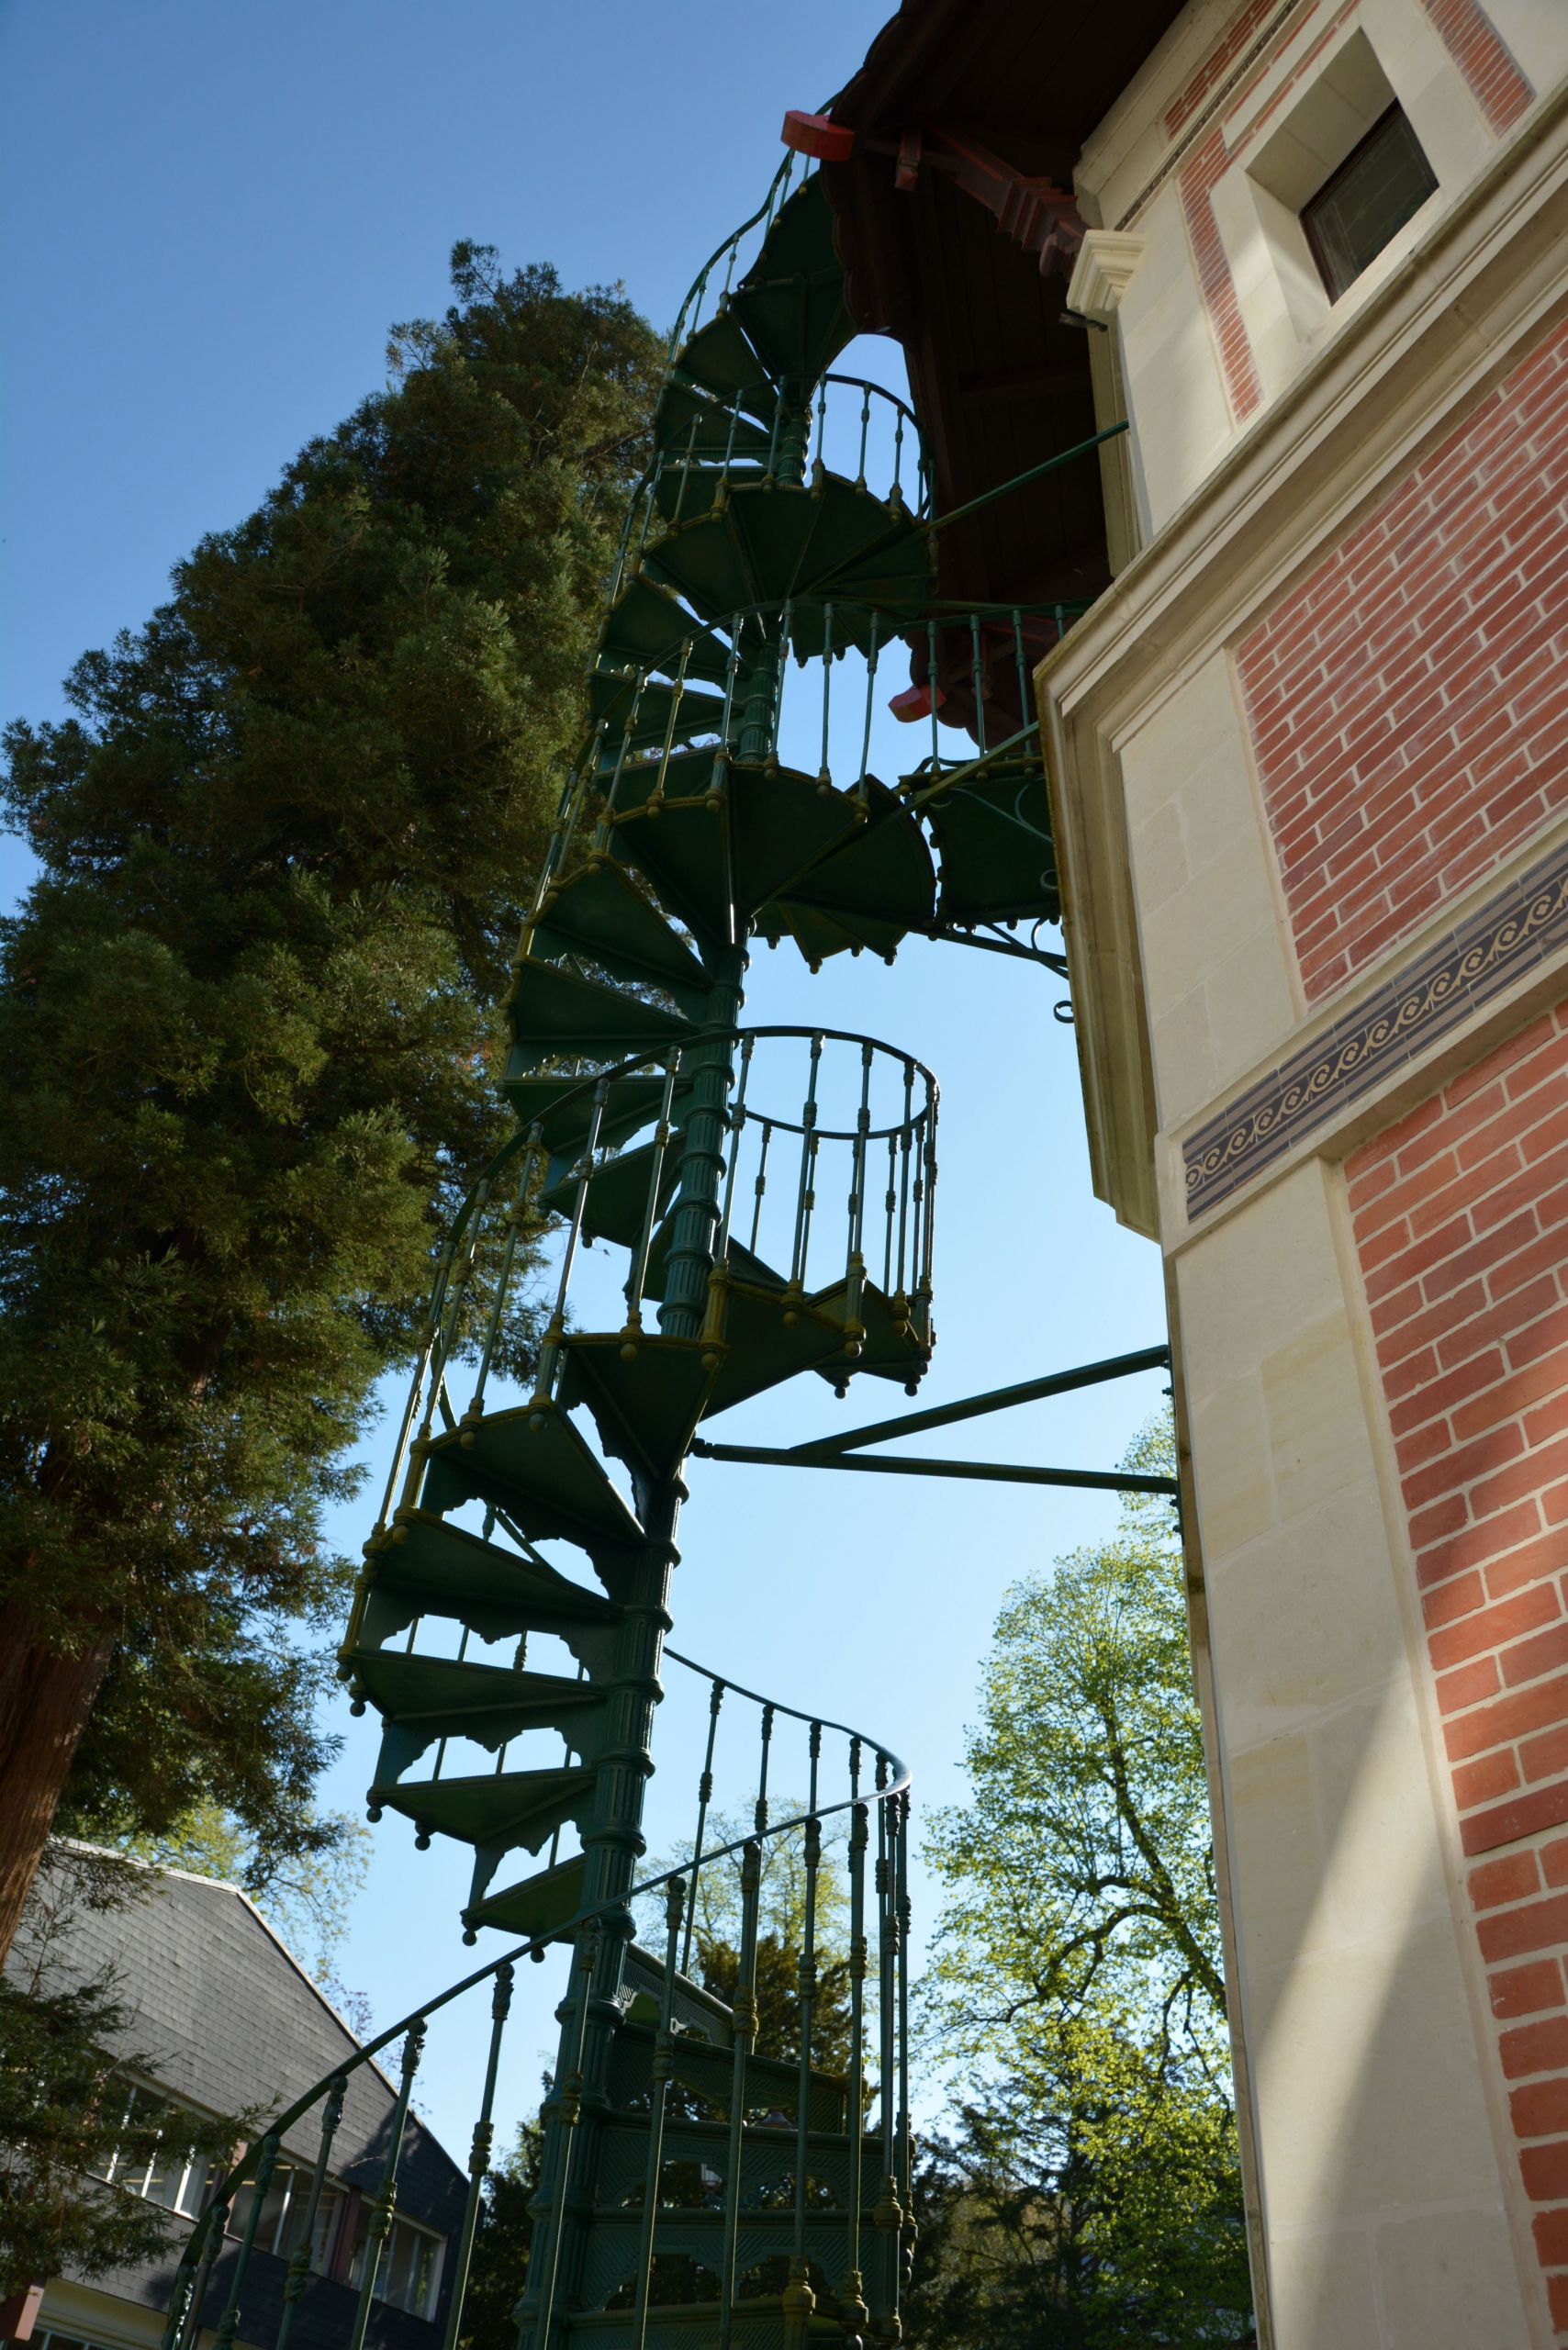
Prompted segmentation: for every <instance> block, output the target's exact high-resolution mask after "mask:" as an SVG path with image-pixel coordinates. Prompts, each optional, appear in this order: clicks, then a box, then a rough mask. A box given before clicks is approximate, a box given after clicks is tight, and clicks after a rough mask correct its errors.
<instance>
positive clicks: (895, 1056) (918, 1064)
mask: <svg viewBox="0 0 1568 2350" xmlns="http://www.w3.org/2000/svg"><path fill="white" fill-rule="evenodd" d="M748 1036H750V1037H754V1038H761V1037H764V1036H801V1037H806V1038H808V1039H809V1038H811V1037H812V1036H820V1037H821V1038H822V1039H823V1042H824V1043H828V1042H831V1043H833V1044H835V1045H869V1046H872V1047H873V1049H874V1050H875V1051H877V1052H879V1053H886V1054H887V1056H888V1057H889V1059H890V1060H897V1061H902V1062H903V1063H904V1064H905V1066H906V1067H907V1068H909V1069H914V1070H916V1071H917V1072H918V1073H919V1075H920V1076H922V1077H923V1078H924V1080H925V1083H926V1087H927V1091H928V1094H929V1098H930V1102H931V1105H932V1107H933V1109H935V1108H936V1107H937V1105H938V1104H939V1102H940V1100H941V1088H940V1087H939V1086H938V1084H937V1082H936V1079H935V1074H934V1073H933V1071H932V1070H930V1069H927V1067H926V1065H925V1063H924V1061H922V1060H917V1059H916V1057H915V1056H914V1055H913V1053H907V1052H905V1051H904V1049H903V1047H902V1046H901V1045H890V1044H888V1043H887V1042H886V1041H885V1039H884V1038H882V1037H880V1036H863V1035H857V1034H856V1033H855V1031H854V1030H853V1029H850V1028H817V1027H812V1026H811V1025H809V1024H805V1023H799V1024H796V1023H770V1024H768V1025H767V1026H766V1027H761V1028H737V1027H726V1026H723V1025H722V1024H718V1023H714V1024H711V1025H701V1026H693V1027H692V1028H690V1029H689V1031H687V1032H686V1034H684V1035H682V1037H681V1039H680V1043H681V1046H682V1047H683V1048H688V1049H689V1047H690V1046H694V1045H699V1044H701V1045H718V1044H736V1043H741V1042H744V1041H745V1038H746V1037H748ZM671 1049H673V1047H666V1050H664V1051H661V1052H650V1053H634V1054H633V1055H632V1056H631V1057H629V1058H628V1059H626V1060H623V1061H617V1062H616V1063H615V1065H614V1067H613V1068H611V1069H595V1070H593V1071H592V1073H591V1074H590V1075H589V1076H587V1077H580V1078H577V1079H576V1080H574V1081H573V1082H572V1084H571V1085H570V1086H568V1087H567V1088H566V1091H563V1092H562V1093H560V1094H559V1095H557V1097H556V1098H555V1100H554V1102H552V1103H551V1104H550V1108H551V1112H552V1113H554V1112H555V1111H557V1110H559V1109H560V1108H562V1107H563V1105H564V1104H565V1103H566V1102H573V1101H576V1100H577V1098H578V1096H579V1095H582V1094H591V1093H592V1091H593V1090H594V1088H595V1087H596V1086H599V1085H613V1084H614V1082H615V1081H616V1080H617V1079H618V1078H622V1077H633V1076H634V1075H635V1074H636V1072H637V1071H638V1070H639V1069H648V1068H650V1067H659V1068H662V1067H663V1065H664V1062H665V1061H666V1058H667V1057H668V1052H669V1050H671ZM754 1114H755V1115H756V1116H757V1117H758V1118H759V1119H760V1118H762V1117H764V1116H766V1115H767V1113H766V1112H763V1111H758V1112H756V1113H754ZM539 1123H540V1122H539V1121H538V1120H537V1119H535V1120H533V1121H532V1124H531V1125H527V1126H520V1127H519V1128H518V1130H517V1132H516V1134H514V1135H510V1136H508V1137H507V1140H506V1141H505V1142H504V1143H503V1144H502V1145H501V1147H500V1148H499V1149H498V1151H497V1152H496V1153H495V1155H494V1157H493V1158H489V1159H487V1161H486V1163H485V1165H484V1166H483V1167H482V1168H481V1169H480V1170H479V1172H478V1174H477V1175H476V1177H475V1179H474V1181H473V1182H472V1183H471V1184H470V1186H469V1188H468V1190H467V1192H465V1194H464V1198H463V1202H462V1204H461V1205H460V1206H459V1208H458V1209H457V1211H456V1214H454V1217H453V1219H452V1222H451V1224H450V1225H448V1226H447V1227H446V1231H445V1234H444V1237H443V1238H442V1243H441V1246H442V1248H444V1247H445V1246H446V1245H447V1244H448V1243H449V1242H454V1241H456V1240H459V1239H460V1238H461V1237H462V1236H463V1234H464V1232H465V1229H466V1227H467V1223H468V1219H469V1217H470V1216H471V1215H472V1214H473V1212H474V1208H475V1205H476V1203H477V1202H478V1200H479V1195H480V1193H481V1192H484V1193H485V1194H486V1196H488V1192H489V1190H490V1187H491V1186H492V1185H493V1184H494V1182H495V1179H496V1177H497V1176H498V1175H499V1174H500V1173H501V1172H502V1171H503V1170H504V1169H506V1168H508V1167H510V1164H511V1162H512V1160H513V1159H514V1158H517V1157H518V1155H519V1154H520V1152H521V1151H522V1150H524V1149H526V1147H527V1146H528V1142H529V1139H530V1137H531V1136H532V1131H533V1127H534V1126H535V1125H538V1124H539ZM774 1123H775V1124H776V1125H783V1124H784V1123H785V1121H784V1120H782V1119H778V1120H775V1121H774ZM798 1131H799V1129H797V1128H791V1132H798ZM822 1131H823V1134H824V1135H825V1134H826V1132H827V1131H828V1130H827V1129H826V1128H823V1130H822ZM884 1131H885V1130H884ZM839 1139H841V1140H853V1136H850V1135H843V1136H839ZM438 1253H439V1252H438Z"/></svg>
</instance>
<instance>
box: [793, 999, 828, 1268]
mask: <svg viewBox="0 0 1568 2350" xmlns="http://www.w3.org/2000/svg"><path fill="white" fill-rule="evenodd" d="M822 1057H823V1039H822V1037H821V1035H814V1036H813V1037H812V1051H811V1077H810V1080H809V1082H808V1084H807V1088H806V1099H805V1101H804V1102H803V1104H802V1105H801V1173H800V1181H799V1182H798V1184H797V1186H796V1193H795V1245H794V1248H793V1249H792V1250H791V1252H790V1288H789V1291H788V1292H787V1294H789V1295H790V1296H791V1297H792V1298H799V1297H800V1296H801V1293H802V1291H803V1286H804V1282H805V1277H806V1248H807V1243H808V1239H809V1231H810V1224H811V1207H810V1204H809V1203H810V1201H811V1197H812V1191H811V1179H812V1164H813V1161H814V1157H815V1153H814V1151H813V1149H812V1144H813V1143H814V1141H815V1138H816V1137H815V1127H816V1123H817V1080H818V1077H819V1075H820V1073H821V1069H822Z"/></svg>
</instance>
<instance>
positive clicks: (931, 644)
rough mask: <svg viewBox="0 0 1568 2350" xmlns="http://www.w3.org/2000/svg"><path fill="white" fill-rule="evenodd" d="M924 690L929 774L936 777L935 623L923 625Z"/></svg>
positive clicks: (938, 765) (938, 764)
mask: <svg viewBox="0 0 1568 2350" xmlns="http://www.w3.org/2000/svg"><path fill="white" fill-rule="evenodd" d="M925 690H926V692H927V694H928V695H929V696H930V698H931V772H932V774H933V775H937V774H939V773H940V772H941V767H942V744H941V740H940V737H939V734H938V732H937V719H936V706H937V704H938V702H939V701H940V700H941V699H942V688H941V687H940V686H939V685H938V684H937V682H936V623H935V621H926V623H925Z"/></svg>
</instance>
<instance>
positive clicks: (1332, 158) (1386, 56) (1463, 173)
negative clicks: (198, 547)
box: [1212, 0, 1489, 401]
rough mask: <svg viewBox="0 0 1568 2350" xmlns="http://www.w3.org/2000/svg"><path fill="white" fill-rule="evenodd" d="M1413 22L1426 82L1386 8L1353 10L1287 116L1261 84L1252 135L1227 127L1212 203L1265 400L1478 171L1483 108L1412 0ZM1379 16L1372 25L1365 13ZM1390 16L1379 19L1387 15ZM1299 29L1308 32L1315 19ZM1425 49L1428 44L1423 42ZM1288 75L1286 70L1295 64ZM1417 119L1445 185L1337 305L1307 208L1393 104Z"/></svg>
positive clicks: (1267, 83)
mask: <svg viewBox="0 0 1568 2350" xmlns="http://www.w3.org/2000/svg"><path fill="white" fill-rule="evenodd" d="M1406 4H1407V6H1408V8H1409V17H1410V19H1411V22H1412V25H1413V26H1414V28H1416V29H1417V33H1418V34H1419V33H1421V32H1425V33H1426V34H1427V35H1428V36H1429V47H1430V50H1431V51H1432V52H1435V53H1432V54H1430V56H1429V59H1428V62H1429V65H1430V67H1431V68H1433V69H1435V70H1433V71H1429V72H1428V75H1427V77H1426V78H1424V79H1417V75H1416V73H1415V72H1414V69H1413V64H1412V56H1413V53H1414V54H1417V55H1418V54H1419V51H1418V50H1417V51H1416V52H1412V50H1410V49H1409V48H1407V47H1403V46H1400V45H1397V44H1395V43H1394V42H1391V41H1389V40H1388V39H1386V38H1385V26H1386V18H1387V10H1386V8H1384V9H1383V10H1379V11H1372V10H1368V9H1366V8H1364V7H1356V8H1353V9H1351V10H1350V11H1348V12H1347V13H1346V15H1345V16H1344V17H1343V18H1342V20H1341V22H1340V23H1339V24H1338V26H1336V27H1335V28H1334V29H1333V31H1332V33H1331V34H1330V35H1329V37H1328V39H1327V40H1326V41H1325V42H1324V44H1323V46H1322V47H1321V48H1320V49H1319V50H1317V52H1316V55H1315V56H1314V57H1313V58H1312V60H1311V63H1310V65H1309V66H1308V67H1307V68H1306V70H1305V73H1303V78H1302V81H1301V84H1300V86H1299V87H1297V88H1294V89H1292V90H1291V92H1290V97H1289V102H1288V106H1287V107H1286V110H1285V111H1284V113H1283V115H1281V114H1280V113H1279V111H1278V97H1279V88H1278V87H1277V86H1271V85H1272V84H1274V76H1272V75H1271V76H1269V77H1267V78H1266V79H1265V80H1264V81H1263V82H1261V83H1260V84H1258V85H1256V87H1255V90H1254V93H1253V94H1252V105H1253V107H1254V109H1255V119H1254V121H1253V123H1252V125H1251V126H1250V128H1247V129H1240V130H1239V131H1238V129H1237V128H1236V127H1234V126H1232V127H1231V128H1230V129H1227V133H1226V136H1227V138H1228V139H1229V140H1230V141H1231V167H1230V169H1229V170H1227V171H1226V173H1225V174H1224V175H1223V177H1222V178H1221V179H1220V180H1219V181H1218V182H1217V183H1216V185H1215V188H1214V191H1213V196H1212V203H1213V206H1214V214H1215V226H1216V228H1217V229H1218V232H1219V238H1220V242H1221V244H1222V246H1223V248H1224V251H1225V255H1226V261H1227V262H1228V263H1229V266H1230V270H1231V274H1232V278H1233V281H1234V283H1235V286H1236V292H1237V297H1238V302H1239V304H1240V308H1241V315H1242V319H1243V320H1244V322H1245V324H1246V327H1247V331H1248V338H1249V341H1250V343H1251V346H1252V351H1253V355H1254V360H1255V363H1256V365H1257V369H1258V374H1259V378H1260V383H1261V386H1262V391H1263V397H1264V399H1265V401H1267V400H1269V399H1271V398H1273V397H1275V396H1276V395H1277V394H1278V393H1280V392H1282V391H1283V390H1284V388H1285V386H1287V385H1288V384H1290V383H1292V382H1293V381H1294V379H1295V377H1296V376H1297V375H1299V374H1300V373H1301V371H1302V369H1303V368H1304V367H1305V365H1306V364H1307V363H1308V362H1309V361H1310V360H1311V359H1312V358H1313V357H1314V356H1315V355H1316V352H1317V351H1318V350H1319V349H1320V348H1321V347H1322V344H1323V343H1324V342H1325V341H1327V340H1328V339H1329V338H1330V337H1331V336H1332V335H1334V334H1336V333H1338V330H1339V329H1340V328H1341V327H1342V326H1343V324H1344V322H1345V321H1346V319H1348V318H1350V317H1351V316H1352V315H1353V314H1354V313H1355V312H1356V311H1357V310H1359V309H1361V308H1362V307H1363V306H1364V305H1365V304H1366V303H1367V302H1368V301H1369V300H1371V299H1372V297H1374V295H1375V294H1376V291H1377V289H1378V287H1379V286H1381V285H1383V284H1384V283H1385V282H1386V281H1387V279H1388V278H1390V277H1391V276H1393V275H1394V274H1396V273H1397V271H1398V270H1399V269H1400V268H1401V267H1402V266H1403V264H1404V263H1406V261H1407V260H1408V259H1409V257H1410V255H1411V253H1412V252H1414V251H1415V249H1416V247H1417V245H1418V244H1419V243H1420V242H1421V241H1422V240H1423V238H1424V237H1425V236H1426V235H1427V234H1428V231H1429V229H1430V226H1431V222H1432V218H1433V215H1434V211H1435V210H1437V209H1440V208H1442V207H1445V206H1446V205H1447V204H1448V203H1450V202H1451V200H1452V197H1453V196H1454V194H1455V192H1456V190H1457V189H1458V188H1459V187H1460V186H1462V185H1463V184H1464V183H1465V182H1466V181H1467V180H1468V179H1469V178H1470V177H1471V176H1472V175H1473V172H1474V169H1475V165H1476V161H1477V146H1476V138H1477V133H1482V134H1483V135H1484V136H1486V137H1487V140H1488V143H1489V134H1485V133H1484V125H1483V123H1482V118H1481V115H1480V109H1479V107H1478V106H1477V103H1476V101H1475V99H1474V97H1473V94H1472V93H1471V91H1470V90H1469V88H1468V86H1467V84H1465V82H1464V79H1463V77H1462V74H1461V73H1460V72H1459V70H1458V68H1457V66H1456V65H1455V64H1454V63H1453V62H1452V60H1451V58H1450V57H1449V56H1448V54H1447V52H1446V50H1440V49H1439V48H1438V47H1437V43H1436V36H1435V35H1434V34H1432V30H1431V27H1430V22H1429V19H1428V18H1427V17H1426V16H1425V13H1424V12H1420V11H1417V9H1416V8H1415V6H1413V5H1412V4H1411V0H1406ZM1369 16H1371V17H1372V18H1373V20H1374V21H1373V23H1372V26H1371V28H1369V25H1368V21H1367V20H1368V17H1369ZM1380 17H1381V18H1382V19H1383V22H1379V21H1377V19H1378V18H1380ZM1301 29H1302V30H1303V31H1305V30H1308V29H1310V17H1309V18H1308V19H1307V21H1306V23H1305V24H1304V25H1303V26H1302V28H1301ZM1421 47H1422V48H1428V41H1426V40H1423V41H1422V42H1421ZM1287 70H1288V69H1287ZM1393 105H1397V106H1399V107H1400V109H1401V110H1402V112H1403V113H1404V114H1405V116H1406V119H1407V120H1408V121H1409V123H1410V126H1411V128H1412V129H1413V130H1414V131H1415V134H1416V137H1417V140H1418V141H1419V142H1420V145H1421V149H1422V151H1423V152H1424V153H1425V155H1426V157H1427V160H1428V163H1429V164H1430V165H1431V168H1432V171H1433V173H1434V174H1435V176H1436V178H1437V182H1438V185H1437V187H1436V189H1435V190H1434V192H1433V194H1432V195H1431V196H1428V198H1427V201H1426V203H1425V204H1423V205H1422V206H1421V207H1420V208H1419V209H1418V210H1417V212H1416V213H1414V214H1413V215H1412V217H1411V218H1410V219H1409V220H1407V221H1406V224H1405V226H1404V227H1403V228H1402V229H1400V230H1399V231H1398V233H1397V234H1396V235H1395V236H1394V237H1393V238H1392V239H1391V240H1390V241H1389V242H1388V243H1387V244H1386V245H1385V246H1384V247H1383V251H1382V252H1380V253H1379V254H1378V256H1377V258H1376V260H1375V261H1373V262H1372V263H1371V264H1370V265H1369V266H1368V267H1367V268H1366V269H1364V270H1363V271H1362V272H1361V275H1360V276H1359V277H1358V278H1357V279H1356V281H1355V283H1354V284H1353V285H1350V286H1349V287H1347V289H1346V291H1345V292H1344V293H1343V294H1342V295H1341V296H1340V297H1339V299H1338V301H1337V302H1331V301H1330V300H1329V297H1328V294H1327V289H1326V288H1325V286H1324V284H1323V281H1322V278H1321V277H1320V276H1319V274H1318V272H1317V268H1316V263H1314V261H1313V259H1312V255H1311V252H1310V250H1309V248H1308V245H1307V241H1306V234H1305V230H1304V229H1303V228H1302V225H1301V220H1300V217H1299V215H1300V208H1301V206H1302V205H1303V204H1304V203H1305V202H1306V200H1307V199H1308V197H1310V196H1312V195H1313V194H1315V192H1316V189H1317V188H1318V187H1320V186H1321V185H1323V183H1324V181H1325V180H1326V179H1327V177H1328V176H1329V174H1330V173H1332V172H1333V171H1334V170H1336V169H1337V168H1338V165H1339V164H1340V163H1341V162H1343V161H1344V159H1345V157H1346V156H1347V155H1348V154H1349V153H1350V151H1351V149H1352V148H1353V147H1354V146H1355V145H1356V144H1357V142H1358V140H1361V138H1363V137H1364V136H1365V134H1366V133H1367V131H1369V130H1370V129H1372V126H1373V124H1374V123H1375V122H1376V121H1377V120H1378V118H1379V117H1380V116H1382V115H1383V114H1384V113H1386V111H1387V110H1388V108H1389V106H1393Z"/></svg>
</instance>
